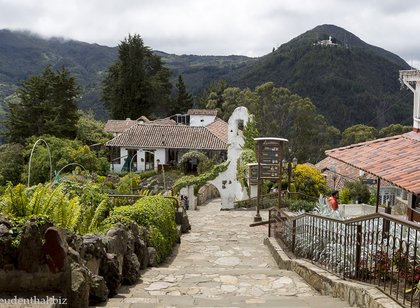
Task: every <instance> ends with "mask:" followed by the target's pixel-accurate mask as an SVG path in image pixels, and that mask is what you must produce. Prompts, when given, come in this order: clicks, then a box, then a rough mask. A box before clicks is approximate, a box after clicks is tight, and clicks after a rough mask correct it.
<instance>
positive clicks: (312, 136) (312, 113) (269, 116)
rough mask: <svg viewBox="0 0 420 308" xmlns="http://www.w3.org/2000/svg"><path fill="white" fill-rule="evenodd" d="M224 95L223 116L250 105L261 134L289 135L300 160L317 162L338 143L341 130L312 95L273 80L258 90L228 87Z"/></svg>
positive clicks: (290, 144) (288, 144) (292, 148)
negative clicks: (334, 125) (315, 101)
mask: <svg viewBox="0 0 420 308" xmlns="http://www.w3.org/2000/svg"><path fill="white" fill-rule="evenodd" d="M222 97H223V104H222V106H223V108H222V110H221V117H222V118H227V117H228V116H230V114H231V112H232V111H233V110H234V109H235V108H236V107H238V106H245V107H247V108H248V110H249V112H250V113H251V114H253V115H255V122H256V129H257V131H258V132H259V134H260V135H262V136H279V137H283V138H286V139H288V140H289V142H288V143H287V147H288V148H289V149H290V151H288V154H289V155H291V157H297V158H298V160H299V161H310V162H317V161H319V160H321V159H322V158H323V157H324V151H325V150H326V149H328V148H332V147H333V146H334V145H337V144H338V141H339V137H340V132H339V131H338V130H337V129H336V128H334V127H332V126H329V125H328V124H327V121H326V119H325V118H324V117H323V116H322V115H320V114H319V113H318V110H317V109H316V107H315V106H314V105H313V104H312V102H311V101H310V100H309V99H308V98H302V97H300V96H298V95H296V94H293V93H292V92H290V91H289V90H287V89H284V88H277V87H275V86H274V84H273V83H271V82H268V83H265V84H262V85H260V86H258V87H256V88H255V90H251V89H244V90H241V89H239V88H226V89H225V90H224V91H223V94H222ZM251 127H252V122H251ZM254 133H255V134H257V132H256V131H254ZM247 142H248V143H249V142H250V141H247ZM249 146H251V145H249Z"/></svg>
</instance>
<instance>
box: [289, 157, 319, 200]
mask: <svg viewBox="0 0 420 308" xmlns="http://www.w3.org/2000/svg"><path fill="white" fill-rule="evenodd" d="M293 178H294V183H295V185H296V191H298V192H301V193H304V194H306V195H308V196H313V197H318V196H319V195H321V194H325V192H326V190H327V186H326V180H325V178H324V177H323V176H322V174H321V172H320V171H319V170H318V169H316V168H315V167H312V166H310V165H307V164H304V165H297V167H296V169H295V170H293Z"/></svg>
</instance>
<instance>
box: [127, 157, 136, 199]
mask: <svg viewBox="0 0 420 308" xmlns="http://www.w3.org/2000/svg"><path fill="white" fill-rule="evenodd" d="M136 156H137V153H136V154H134V155H133V157H131V160H130V165H129V166H128V171H129V172H130V191H131V194H133V179H132V178H131V177H132V176H131V175H132V172H131V165H132V164H133V159H134V157H136Z"/></svg>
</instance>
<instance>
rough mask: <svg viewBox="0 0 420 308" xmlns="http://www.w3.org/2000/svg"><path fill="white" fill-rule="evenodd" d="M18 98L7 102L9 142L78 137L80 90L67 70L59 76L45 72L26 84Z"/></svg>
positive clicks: (18, 92)
mask: <svg viewBox="0 0 420 308" xmlns="http://www.w3.org/2000/svg"><path fill="white" fill-rule="evenodd" d="M16 94H17V99H15V100H10V101H9V102H8V107H9V112H8V113H7V115H6V128H7V133H6V135H7V137H8V139H9V141H10V142H23V140H24V139H25V138H27V137H30V136H33V135H35V136H39V135H43V134H50V135H54V136H58V137H67V138H74V137H75V136H76V123H77V120H78V113H77V103H76V98H77V96H78V95H79V86H78V85H77V84H76V81H75V78H74V77H72V76H71V75H70V73H69V72H68V71H67V70H66V69H65V68H63V69H62V70H60V71H56V72H54V71H53V70H51V68H50V67H47V68H45V70H44V71H43V72H42V74H41V75H39V76H33V77H31V78H30V79H29V80H27V81H24V82H23V84H22V86H21V87H20V88H19V89H18V90H17V92H16Z"/></svg>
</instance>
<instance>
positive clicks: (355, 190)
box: [344, 181, 370, 203]
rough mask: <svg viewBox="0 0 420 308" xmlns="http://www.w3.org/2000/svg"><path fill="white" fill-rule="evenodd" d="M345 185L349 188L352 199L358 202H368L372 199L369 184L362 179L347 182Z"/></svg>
mask: <svg viewBox="0 0 420 308" xmlns="http://www.w3.org/2000/svg"><path fill="white" fill-rule="evenodd" d="M344 187H345V188H347V189H348V190H349V197H350V200H352V201H353V202H356V201H357V202H358V203H368V202H369V199H370V191H369V186H368V185H367V184H364V183H362V181H354V182H347V183H346V184H344Z"/></svg>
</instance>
